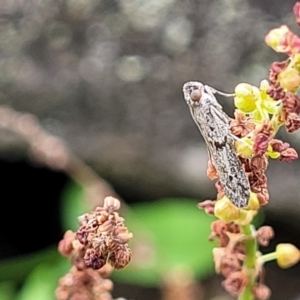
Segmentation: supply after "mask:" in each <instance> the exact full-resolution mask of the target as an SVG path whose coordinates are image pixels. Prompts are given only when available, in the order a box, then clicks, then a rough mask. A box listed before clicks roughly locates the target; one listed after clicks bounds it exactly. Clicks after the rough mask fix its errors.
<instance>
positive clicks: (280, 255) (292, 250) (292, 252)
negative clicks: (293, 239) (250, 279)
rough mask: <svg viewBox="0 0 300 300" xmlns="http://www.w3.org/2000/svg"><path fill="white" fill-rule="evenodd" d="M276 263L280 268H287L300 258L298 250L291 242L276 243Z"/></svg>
mask: <svg viewBox="0 0 300 300" xmlns="http://www.w3.org/2000/svg"><path fill="white" fill-rule="evenodd" d="M276 256H277V264H278V266H279V267H280V268H283V269H286V268H289V267H291V266H293V265H295V264H296V263H298V262H299V260H300V251H299V249H298V248H296V247H295V246H294V245H292V244H278V245H277V247H276Z"/></svg>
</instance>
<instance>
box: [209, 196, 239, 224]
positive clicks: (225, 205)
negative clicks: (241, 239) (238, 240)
mask: <svg viewBox="0 0 300 300" xmlns="http://www.w3.org/2000/svg"><path fill="white" fill-rule="evenodd" d="M214 212H215V216H216V217H217V218H219V219H220V220H223V221H225V222H233V221H235V220H236V219H238V218H239V217H240V210H239V209H238V208H237V207H236V206H235V205H234V204H232V203H231V201H230V200H229V199H228V198H227V197H226V196H223V197H222V198H221V199H220V200H217V202H216V204H215V209H214Z"/></svg>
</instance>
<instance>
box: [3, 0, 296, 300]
mask: <svg viewBox="0 0 300 300" xmlns="http://www.w3.org/2000/svg"><path fill="white" fill-rule="evenodd" d="M295 2H296V1H280V0H277V1H275V0H272V1H271V0H268V1H238V0H232V1H225V0H224V1H218V0H216V1H211V0H201V1H196V0H189V1H179V0H177V1H176V0H147V1H146V0H145V1H143V0H132V1H128V0H120V1H114V0H102V1H101V0H97V1H96V0H69V1H67V0H61V1H58V0H57V1H54V0H45V1H38V0H27V1H23V2H22V1H17V0H11V1H5V0H0V104H1V105H8V106H10V107H11V108H13V109H15V110H16V111H19V112H24V113H26V112H29V113H31V114H33V115H35V116H36V117H37V119H38V121H39V122H40V124H41V126H42V127H43V128H44V129H46V130H47V131H48V132H50V133H51V134H53V135H56V136H58V137H60V138H61V139H63V140H64V141H65V143H66V144H67V145H68V146H69V148H70V149H71V150H72V151H73V152H74V153H75V154H76V155H78V156H79V157H80V158H81V159H83V160H84V161H85V162H86V163H87V164H88V165H89V166H91V167H92V168H93V169H94V170H95V171H96V172H97V173H98V174H99V175H100V176H101V177H102V178H104V179H105V180H107V181H108V182H109V183H110V184H111V185H112V187H113V188H114V190H115V191H116V192H117V193H118V194H119V195H120V196H121V197H122V198H123V199H124V200H125V201H126V202H127V203H128V204H131V203H136V202H147V201H153V200H156V199H159V198H161V197H192V198H199V199H203V198H204V199H205V198H209V197H212V198H214V197H215V189H214V188H213V183H212V182H211V181H209V180H208V179H207V178H206V166H207V154H206V149H205V146H204V144H203V140H202V137H201V136H200V134H199V132H198V130H197V128H196V126H195V125H194V123H193V121H192V120H191V117H190V115H189V111H188V109H187V107H186V104H185V103H184V100H183V97H182V91H181V89H182V85H183V83H184V82H186V81H190V80H199V81H201V82H204V83H206V84H209V85H211V86H213V87H215V88H217V89H219V90H222V91H226V92H232V91H233V89H234V87H235V86H236V85H237V84H238V83H239V82H249V83H252V84H255V85H259V83H260V81H261V80H262V79H265V78H267V75H268V68H269V65H270V64H271V63H272V62H273V61H274V60H282V59H284V58H285V57H284V56H282V55H278V54H276V53H275V52H273V50H271V49H270V48H268V47H267V46H266V45H265V43H264V36H265V35H266V34H267V33H268V31H269V30H270V29H272V28H274V27H278V26H280V25H282V24H287V25H288V26H290V28H291V29H292V30H293V31H295V32H299V29H298V28H297V26H296V25H295V24H294V19H293V14H292V7H293V5H294V3H295ZM219 100H220V102H221V103H222V105H223V106H224V108H225V110H226V111H227V112H228V114H229V115H232V112H233V106H232V103H231V100H229V99H223V98H222V97H219ZM0 127H1V128H2V127H3V124H2V123H1V119H0ZM280 138H282V139H283V140H285V141H288V142H290V143H291V145H292V147H294V148H296V149H298V150H299V149H300V145H299V133H297V132H296V133H294V134H292V135H288V134H287V133H286V132H285V131H282V132H280ZM0 157H1V160H0V170H1V191H2V200H1V211H2V217H1V218H0V245H1V246H0V257H2V259H6V258H9V257H14V256H18V255H20V254H25V253H30V252H33V251H36V250H38V249H43V248H45V247H47V246H48V245H51V244H55V243H57V242H58V241H59V240H60V238H61V236H62V228H61V225H60V219H59V199H60V195H61V191H62V190H63V188H64V187H65V186H66V184H67V182H68V180H69V179H68V176H67V175H65V174H64V173H63V172H61V171H53V170H51V168H47V167H45V166H43V165H38V164H36V163H33V162H32V161H31V160H30V156H29V155H28V146H27V145H26V142H24V140H23V139H20V138H19V137H18V135H17V134H15V133H13V132H11V131H10V130H7V129H5V130H1V132H0ZM267 175H268V183H269V192H270V196H271V197H270V203H269V205H268V206H267V207H266V208H265V209H264V210H265V212H266V220H265V223H267V224H271V225H272V226H273V227H274V229H275V231H276V238H277V240H275V241H274V243H272V244H271V245H270V249H274V247H275V244H277V243H278V242H293V243H294V244H296V245H298V247H300V239H299V229H300V228H299V221H298V220H299V217H300V202H299V200H300V199H299V192H298V191H299V175H300V169H299V162H298V161H296V162H294V163H292V164H285V163H280V162H277V161H274V162H271V164H270V167H269V169H268V171H267ZM38 212H39V213H38ZM41 212H42V213H41ZM37 224H47V225H46V226H49V228H51V229H50V230H49V235H48V236H47V238H46V237H40V238H39V239H37V238H36V236H35V235H34V234H32V232H31V230H30V228H31V229H32V228H33V227H35V226H37ZM19 227H22V229H23V233H22V234H17V233H16V232H17V230H19V229H17V228H19ZM16 235H17V237H16ZM299 275H300V269H299V267H293V268H292V269H290V270H286V271H283V270H279V268H277V266H276V265H275V264H272V263H271V264H270V265H269V269H268V271H267V276H266V278H267V279H266V282H267V284H268V285H269V286H271V288H272V290H273V296H272V299H274V300H279V299H280V300H281V299H296V298H295V297H296V296H297V294H298V293H299V294H300V285H299V283H300V281H299ZM126 293H127V292H124V296H125V295H127V294H126ZM143 295H145V294H143ZM130 297H131V296H130V295H129V296H128V298H130ZM132 297H133V298H134V296H132ZM145 297H146V296H145ZM136 299H142V300H143V299H146V298H143V296H136ZM152 299H155V297H153V298H152Z"/></svg>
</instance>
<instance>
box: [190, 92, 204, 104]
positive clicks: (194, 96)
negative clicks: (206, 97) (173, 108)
mask: <svg viewBox="0 0 300 300" xmlns="http://www.w3.org/2000/svg"><path fill="white" fill-rule="evenodd" d="M201 96H202V94H201V91H200V90H193V91H192V92H191V99H192V101H194V102H197V101H199V100H200V99H201Z"/></svg>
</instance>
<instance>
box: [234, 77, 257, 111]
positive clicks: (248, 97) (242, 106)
mask: <svg viewBox="0 0 300 300" xmlns="http://www.w3.org/2000/svg"><path fill="white" fill-rule="evenodd" d="M234 92H235V97H234V105H235V106H236V108H238V109H239V110H241V111H242V112H244V113H249V112H252V111H254V110H255V108H256V105H255V101H256V100H257V95H259V90H258V88H257V87H254V86H252V85H251V84H248V83H240V84H238V85H237V86H236V87H235V90H234Z"/></svg>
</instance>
